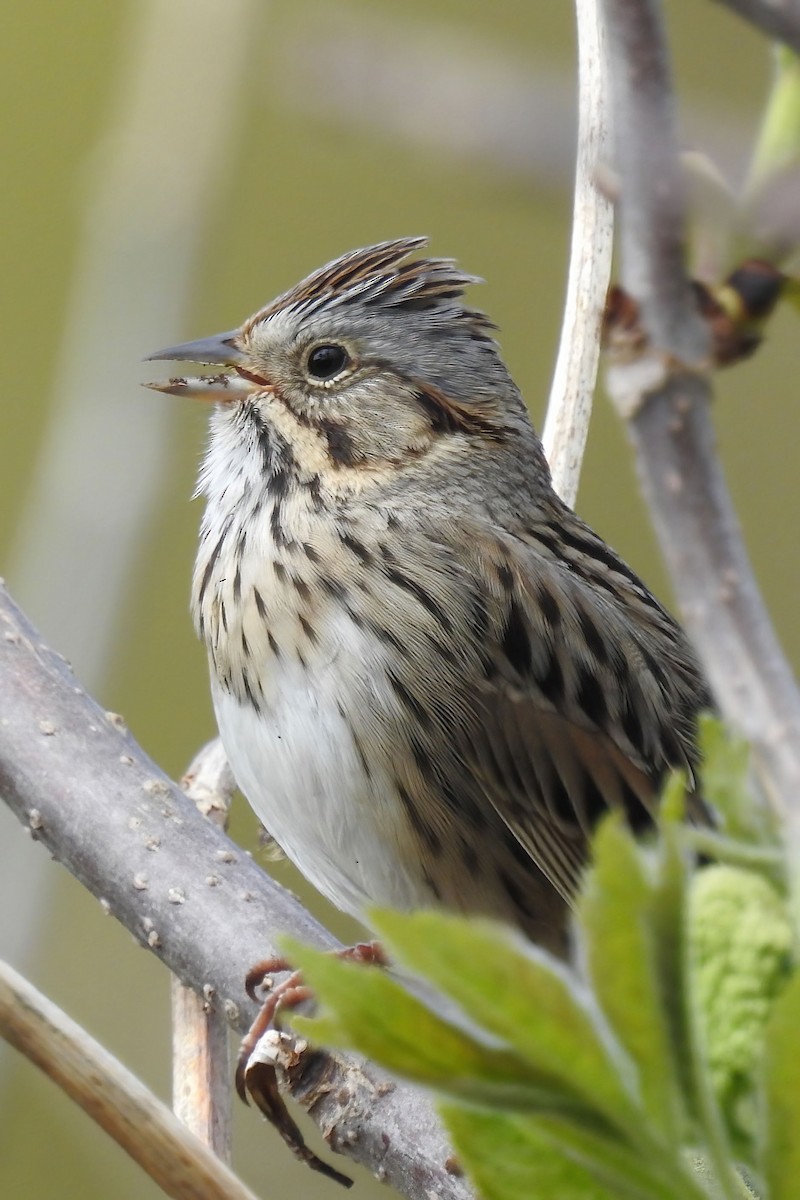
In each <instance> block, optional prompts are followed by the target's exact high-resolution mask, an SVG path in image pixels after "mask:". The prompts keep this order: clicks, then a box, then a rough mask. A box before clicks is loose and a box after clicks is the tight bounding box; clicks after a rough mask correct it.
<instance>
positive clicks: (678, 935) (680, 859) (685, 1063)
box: [650, 817, 696, 1112]
mask: <svg viewBox="0 0 800 1200" xmlns="http://www.w3.org/2000/svg"><path fill="white" fill-rule="evenodd" d="M681 833H682V830H681V829H680V828H679V827H678V826H677V825H676V824H675V822H673V821H671V820H668V819H664V818H663V817H662V820H661V824H660V839H659V844H658V850H657V854H656V859H655V865H654V873H653V880H652V895H651V900H650V919H651V921H652V933H653V955H654V964H655V973H656V976H657V979H658V981H659V989H660V993H661V1004H660V1009H661V1012H662V1013H663V1016H664V1022H665V1026H666V1039H667V1043H668V1046H669V1053H670V1058H671V1062H672V1064H673V1067H674V1070H675V1076H676V1086H677V1087H678V1089H679V1090H680V1091H681V1092H682V1094H683V1099H684V1105H685V1106H686V1107H687V1108H688V1109H690V1110H691V1111H692V1112H694V1110H695V1108H696V1105H695V1103H694V1071H693V1069H692V1056H693V1054H694V1034H693V1029H692V1014H691V1010H690V1007H689V1006H690V999H689V979H688V963H689V950H688V944H687V906H688V885H689V871H688V867H687V863H686V860H685V857H684V853H683V851H682V849H681Z"/></svg>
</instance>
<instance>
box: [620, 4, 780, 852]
mask: <svg viewBox="0 0 800 1200" xmlns="http://www.w3.org/2000/svg"><path fill="white" fill-rule="evenodd" d="M605 5H606V11H607V16H608V24H609V53H610V61H611V77H612V79H613V80H614V85H615V97H614V100H615V106H614V128H615V131H616V165H617V169H618V172H619V175H620V179H621V205H620V208H621V212H620V217H619V229H620V234H621V238H620V241H621V275H622V284H623V287H624V288H625V290H626V291H627V292H629V293H630V294H631V295H632V296H633V297H634V299H635V300H636V301H638V303H639V304H640V306H641V313H642V324H643V326H644V328H645V330H646V333H647V335H648V345H647V347H646V348H645V349H644V350H643V351H642V352H641V353H640V354H638V355H637V356H636V357H635V358H634V360H633V361H628V362H624V363H617V364H615V365H613V366H612V368H611V370H610V371H609V376H608V384H609V390H610V391H611V393H612V397H613V398H614V400H615V403H616V404H617V406H618V407H619V408H620V409H621V411H622V412H623V415H625V416H626V417H627V418H628V428H629V432H630V436H631V438H632V441H633V445H634V448H635V451H636V458H637V465H638V469H639V474H640V477H641V480H642V486H643V489H644V492H645V495H646V497H647V500H648V503H649V505H650V510H651V515H652V519H653V523H654V525H655V528H656V532H657V534H658V537H659V540H660V542H661V549H662V552H663V554H664V557H665V559H666V562H667V566H668V569H669V572H670V576H671V579H672V584H673V587H674V589H675V592H676V595H677V598H678V601H679V604H680V607H681V610H682V612H683V616H684V619H685V622H686V626H687V629H688V631H689V634H690V636H691V637H692V639H693V640H694V642H695V644H696V646H697V648H698V650H699V652H700V655H701V657H702V659H703V663H704V665H705V668H706V671H707V673H708V676H709V679H710V682H711V685H712V688H713V690H714V693H715V695H716V698H717V701H718V703H719V705H720V707H721V708H722V710H723V713H724V715H725V716H726V717H727V718H728V719H729V720H730V721H731V722H732V723H733V724H734V725H735V726H736V727H737V728H738V729H739V730H740V731H741V732H742V733H743V734H744V735H745V736H746V737H747V738H748V739H749V740H750V741H751V742H752V743H753V747H754V754H755V758H756V765H757V766H758V768H759V770H760V774H761V777H762V779H763V780H764V782H765V784H766V787H767V790H768V793H769V795H770V797H771V798H772V800H773V801H774V802H775V804H776V805H777V806H778V807H779V809H780V810H781V812H782V815H783V817H784V819H785V821H786V829H787V833H788V836H789V840H790V847H791V851H792V855H793V859H794V861H795V862H800V803H798V796H800V693H798V690H797V687H796V685H795V682H794V679H793V677H792V674H791V671H790V669H789V666H788V664H787V663H786V660H785V658H784V656H783V654H782V651H781V648H780V645H779V643H778V640H777V637H776V635H775V632H774V630H773V628H772V625H771V623H770V620H769V617H768V615H767V612H766V609H765V607H764V604H763V600H762V598H761V595H760V593H759V590H758V586H757V584H756V581H755V578H754V575H753V571H752V568H751V565H750V562H749V560H748V557H747V552H746V550H745V548H744V544H743V540H742V536H741V531H740V529H739V525H738V522H737V519H736V514H735V511H734V508H733V504H732V502H731V498H730V495H729V493H728V490H727V486H726V483H725V479H724V476H723V474H722V470H721V467H720V464H719V460H718V457H717V455H716V450H715V438H714V431H713V426H712V424H711V414H710V400H711V389H710V385H709V382H708V378H707V375H706V373H705V372H706V371H707V367H708V332H707V330H706V328H705V326H704V325H703V323H702V321H701V319H700V317H699V314H698V312H697V309H696V305H695V303H694V300H693V296H692V293H691V290H690V286H689V281H688V278H687V276H686V273H685V271H684V266H683V258H684V244H683V242H684V210H683V196H682V187H681V174H680V169H679V163H678V155H677V138H676V133H675V125H674V115H673V92H672V86H671V80H670V72H669V64H668V58H667V51H666V45H665V41H664V35H663V30H662V28H661V21H660V11H659V6H658V4H657V3H656V0H605Z"/></svg>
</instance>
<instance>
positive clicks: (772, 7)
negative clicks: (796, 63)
mask: <svg viewBox="0 0 800 1200" xmlns="http://www.w3.org/2000/svg"><path fill="white" fill-rule="evenodd" d="M717 4H722V5H724V6H725V8H729V9H730V10H731V12H735V13H738V15H739V16H740V17H743V18H744V20H745V21H749V23H750V24H751V25H755V27H756V29H760V30H761V32H762V33H766V34H768V35H769V37H771V38H775V40H776V41H778V42H785V43H786V45H787V46H791V47H792V48H793V49H794V50H796V51H797V53H798V54H800V2H798V0H717Z"/></svg>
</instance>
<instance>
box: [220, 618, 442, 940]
mask: <svg viewBox="0 0 800 1200" xmlns="http://www.w3.org/2000/svg"><path fill="white" fill-rule="evenodd" d="M348 634H349V639H348V640H353V639H354V634H355V631H354V630H353V629H352V627H350V630H348ZM359 640H360V639H359ZM334 644H335V643H334ZM339 646H340V653H338V654H337V655H335V656H334V658H333V659H331V658H330V657H329V659H328V661H324V660H322V661H321V658H322V656H315V658H316V661H315V662H313V663H309V669H305V668H303V667H302V666H301V665H300V663H299V662H297V661H293V660H289V659H288V656H286V657H284V658H282V659H280V660H278V661H274V660H273V661H272V662H271V663H270V678H269V686H268V688H267V689H266V697H265V699H266V706H265V711H264V712H262V713H260V714H259V713H257V712H256V711H255V709H254V708H253V707H252V706H251V705H249V704H242V703H240V701H239V700H237V699H236V697H234V696H232V695H230V694H229V693H227V692H225V691H223V690H222V688H221V687H220V686H219V685H218V684H217V683H216V681H215V680H213V675H212V692H213V699H214V708H215V711H216V715H217V722H218V725H219V731H220V736H221V738H222V742H223V745H224V746H225V751H226V753H227V755H228V759H229V761H230V764H231V767H232V768H233V772H234V775H235V776H236V781H237V783H238V785H239V787H240V788H241V790H242V792H243V793H244V794H245V796H246V797H247V799H248V801H249V802H250V804H251V805H252V807H253V809H254V810H255V812H256V814H257V816H258V817H259V819H260V820H261V821H262V823H263V824H264V825H265V827H266V828H267V830H268V832H269V833H270V834H271V835H272V837H273V838H274V839H275V840H276V842H277V843H278V845H279V846H281V848H282V849H283V851H284V852H285V853H286V855H287V856H288V857H289V858H290V859H291V860H292V862H293V863H294V864H295V865H296V866H297V867H298V869H299V870H300V871H301V872H302V873H303V875H305V876H306V878H307V879H308V880H310V882H311V883H313V884H314V886H315V887H316V888H318V889H319V891H320V892H322V894H323V895H324V896H326V897H327V898H328V899H329V900H331V901H332V902H333V903H334V904H335V905H336V906H337V907H338V908H340V909H343V910H344V911H345V912H349V913H351V914H352V915H353V916H355V917H357V918H359V919H361V920H363V919H364V907H365V905H370V904H378V905H387V906H391V907H394V908H401V909H408V908H413V907H416V906H419V905H420V904H425V903H429V902H430V896H429V895H428V894H427V889H426V888H425V886H424V884H422V882H421V880H420V879H419V877H417V878H416V879H415V878H413V877H412V876H411V875H409V873H408V872H407V871H406V870H405V868H404V867H403V865H402V856H401V853H400V841H401V839H402V836H403V834H402V831H401V830H400V829H398V826H397V821H398V820H402V813H400V812H399V811H398V809H399V807H400V806H399V803H398V801H397V799H396V797H393V796H392V781H391V780H390V779H389V778H387V777H386V772H385V771H382V770H381V769H380V768H379V767H378V764H377V763H376V764H375V769H374V770H371V773H372V778H371V779H367V777H366V775H365V772H364V769H363V766H362V763H361V759H360V757H359V754H358V752H357V750H356V748H355V745H354V743H353V737H352V734H351V732H350V728H349V726H348V723H347V721H346V720H345V719H344V718H343V717H342V715H341V713H340V711H339V702H340V700H341V699H342V689H343V683H344V681H345V680H346V678H347V675H348V673H352V671H353V668H354V667H355V666H356V665H359V664H360V665H361V670H362V671H364V672H365V675H364V676H363V677H362V678H361V679H360V680H359V681H358V682H359V684H360V685H361V687H360V688H359V691H361V689H362V688H363V689H364V690H365V691H369V690H370V689H372V690H373V697H372V699H373V703H374V702H376V701H377V700H378V697H377V696H376V695H375V694H374V683H373V681H374V680H375V679H376V678H378V679H380V678H381V676H382V672H381V671H380V670H374V669H373V670H372V671H369V673H368V675H367V674H366V672H367V671H368V665H367V664H365V663H364V658H363V657H359V654H358V651H361V652H362V655H363V651H364V650H365V647H364V646H359V647H358V648H356V646H353V645H348V646H345V645H343V643H342V642H340V643H339ZM373 650H374V647H373ZM354 655H355V656H354ZM373 665H375V664H373ZM348 668H349V672H348ZM351 677H352V676H351ZM354 682H355V681H354ZM364 700H365V696H364V694H363V691H362V694H361V696H360V699H359V702H360V703H364ZM370 766H371V769H372V763H370ZM393 798H394V803H390V804H387V800H391V799H393Z"/></svg>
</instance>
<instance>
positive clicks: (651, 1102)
mask: <svg viewBox="0 0 800 1200" xmlns="http://www.w3.org/2000/svg"><path fill="white" fill-rule="evenodd" d="M673 890H674V889H673ZM654 893H655V885H654V882H653V880H652V878H649V877H648V874H647V873H646V871H645V861H644V852H643V851H642V850H641V849H639V848H638V847H637V845H636V843H635V841H634V840H633V837H632V835H631V834H630V833H629V832H628V831H627V829H626V828H624V826H623V824H622V821H621V819H618V818H617V816H616V815H612V816H610V817H608V818H607V819H606V820H605V821H604V822H603V823H602V825H601V827H600V828H599V830H598V832H597V834H596V836H595V840H594V865H593V867H592V869H591V870H590V871H589V872H588V873H587V876H586V881H585V884H584V888H583V890H582V892H581V895H580V897H579V899H578V917H579V926H580V929H581V930H582V932H583V934H584V937H585V950H586V958H587V963H588V967H589V975H590V977H591V981H592V984H593V986H594V990H595V994H596V996H597V999H598V1002H599V1004H600V1006H601V1008H602V1010H603V1012H604V1013H605V1015H606V1017H607V1018H608V1020H609V1021H610V1023H611V1026H612V1028H613V1029H614V1031H615V1033H616V1035H617V1037H618V1038H619V1040H620V1042H621V1043H622V1045H623V1046H624V1047H625V1049H626V1050H627V1051H628V1053H629V1054H630V1056H631V1058H632V1059H633V1060H634V1062H635V1063H636V1066H637V1067H638V1070H639V1081H640V1088H641V1095H642V1102H643V1105H644V1108H645V1111H646V1112H647V1113H648V1115H649V1116H650V1118H651V1121H652V1123H653V1125H654V1126H655V1128H656V1129H658V1130H659V1132H660V1133H661V1135H662V1136H663V1137H665V1138H666V1139H667V1140H668V1141H669V1142H670V1143H671V1144H672V1145H673V1146H677V1145H678V1144H679V1142H680V1135H681V1132H682V1126H683V1121H682V1103H681V1092H680V1086H679V1082H678V1079H677V1077H676V1067H675V1058H674V1055H675V1047H673V1045H672V1030H673V1021H672V1019H671V1018H670V1017H669V1016H668V1014H667V1004H668V1002H672V1001H673V999H674V998H673V997H672V996H670V995H665V993H664V989H663V986H662V976H661V963H660V949H659V947H658V945H657V933H656V928H655V925H656V918H655V914H654V908H655V903H654ZM673 899H674V897H673ZM667 900H668V892H665V894H664V896H663V898H662V900H661V903H660V905H659V909H664V911H659V915H658V925H659V926H660V927H661V929H664V928H665V927H669V924H670V921H671V919H672V918H673V916H674V915H675V914H674V913H670V912H669V905H668V904H667ZM665 906H666V908H665ZM665 953H666V954H667V955H668V957H670V958H672V959H674V954H675V948H674V946H673V947H671V948H668V949H666V950H665Z"/></svg>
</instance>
